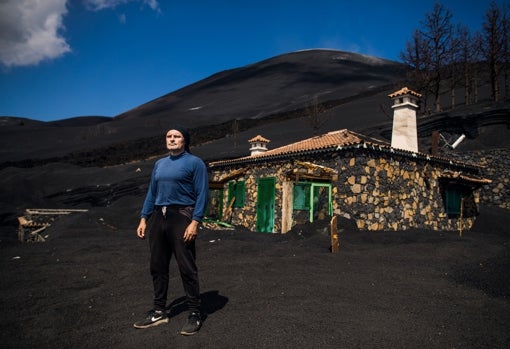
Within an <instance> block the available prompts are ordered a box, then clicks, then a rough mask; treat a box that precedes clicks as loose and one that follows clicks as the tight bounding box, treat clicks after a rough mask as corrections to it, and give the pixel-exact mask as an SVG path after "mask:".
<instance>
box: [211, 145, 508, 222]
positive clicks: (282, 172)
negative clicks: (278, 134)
mask: <svg viewBox="0 0 510 349" xmlns="http://www.w3.org/2000/svg"><path fill="white" fill-rule="evenodd" d="M476 156H477V154H472V155H471V157H470V158H469V159H459V160H463V161H464V160H470V159H472V158H473V157H476ZM497 156H502V154H492V153H491V154H480V159H481V160H480V161H482V162H487V164H490V166H491V170H490V172H487V173H482V175H483V176H484V177H489V178H490V177H491V176H490V174H491V173H495V174H496V173H497V175H496V176H498V178H500V177H499V176H501V178H500V180H498V183H496V182H493V184H492V185H491V186H493V187H492V188H487V187H486V186H485V187H483V188H482V189H481V190H477V191H475V192H474V193H473V195H472V197H470V200H472V203H471V205H466V206H471V207H475V210H476V205H477V204H478V202H479V201H480V196H479V193H482V194H481V196H482V200H483V202H491V203H494V202H498V203H501V205H503V206H502V207H504V205H505V204H507V203H508V200H507V199H508V197H507V196H508V190H507V186H506V184H505V183H507V181H508V180H507V179H506V178H505V179H504V178H503V176H504V170H505V169H504V168H503V167H502V168H499V167H492V166H493V165H494V164H493V163H494V162H495V161H494V160H495V159H496V157H497ZM505 156H508V152H506V155H505ZM507 159H508V158H507ZM299 161H305V162H311V163H314V164H317V165H319V166H324V167H326V168H333V169H336V170H337V175H336V176H334V177H333V180H332V182H331V183H332V197H333V199H332V206H333V214H335V215H340V216H343V217H347V218H350V219H353V220H355V221H356V224H357V226H358V228H360V229H362V230H406V229H409V228H423V229H433V230H459V229H469V228H470V227H471V225H472V224H473V222H474V219H475V218H476V214H474V213H473V212H472V211H471V212H465V213H464V215H463V217H462V218H459V217H458V216H453V217H451V216H448V215H447V214H446V212H445V205H444V200H443V195H442V190H443V189H444V188H443V187H442V185H441V183H440V177H441V174H442V173H443V172H444V170H446V169H450V170H458V168H457V167H455V166H453V167H452V168H448V166H447V165H445V164H438V163H435V162H433V161H429V160H425V159H413V158H411V157H408V156H402V155H396V154H390V153H383V152H377V151H370V150H366V149H357V150H351V151H341V152H338V153H334V154H332V153H326V154H324V155H322V156H319V155H317V154H314V155H313V156H308V157H300V159H299ZM470 162H471V160H470ZM507 164H508V162H507ZM244 167H247V171H246V172H245V173H244V174H243V175H242V176H241V177H239V178H237V180H244V181H245V182H246V196H245V207H243V208H234V209H233V211H232V216H231V221H230V222H231V223H232V224H234V225H242V226H245V227H246V228H248V229H250V230H256V213H257V212H256V211H257V208H256V205H257V180H258V178H261V177H275V178H276V199H275V201H276V202H275V225H274V231H275V232H280V231H281V227H282V209H281V208H282V202H283V199H282V187H283V185H284V182H285V181H289V180H292V179H289V178H288V176H287V174H288V173H289V172H290V171H292V170H293V169H295V168H296V164H295V162H294V161H293V160H292V159H287V160H284V161H278V162H276V161H275V162H266V163H256V164H251V165H244ZM493 168H494V169H493ZM507 168H508V167H506V169H507ZM235 169H236V167H234V166H231V167H229V168H223V169H221V170H216V171H214V172H213V173H212V180H213V181H218V180H220V179H221V178H222V177H224V176H227V175H228V174H229V172H231V171H233V170H235ZM309 172H313V169H309ZM500 183H503V185H501V184H500ZM225 190H227V185H225ZM495 194H497V195H495ZM224 197H225V202H224V207H226V206H227V205H228V203H227V202H226V197H227V195H224ZM496 199H497V200H496ZM495 200H496V201H495ZM296 213H297V212H296ZM293 218H294V220H295V218H297V217H293ZM293 223H294V224H295V222H293Z"/></svg>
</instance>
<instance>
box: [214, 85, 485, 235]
mask: <svg viewBox="0 0 510 349" xmlns="http://www.w3.org/2000/svg"><path fill="white" fill-rule="evenodd" d="M389 97H390V98H392V99H393V101H394V104H393V109H394V120H395V121H394V127H393V136H392V137H393V140H394V141H396V142H397V144H399V147H395V146H392V145H390V144H388V143H387V142H384V141H381V140H377V139H373V138H369V137H367V136H364V135H361V134H358V133H356V132H352V131H349V130H346V129H343V130H337V131H333V132H329V133H326V134H323V135H320V136H315V137H312V138H308V139H305V140H302V141H299V142H296V143H292V144H289V145H286V146H282V147H279V148H276V149H270V150H269V149H267V144H268V143H269V142H270V141H269V140H268V139H265V138H264V137H262V136H261V135H258V136H256V137H255V138H252V139H250V140H249V143H250V144H251V148H250V149H251V151H252V153H251V155H249V156H245V157H241V158H237V159H228V160H220V161H215V162H211V163H209V172H210V204H209V208H208V213H207V215H208V217H209V218H213V219H217V220H221V221H226V222H229V223H231V224H234V225H242V226H244V227H246V228H248V229H250V230H253V231H258V232H265V233H286V232H288V231H289V230H290V229H291V228H292V227H293V226H294V225H295V224H298V223H304V222H313V221H314V220H318V219H329V218H330V217H331V216H333V215H337V216H343V217H346V218H349V219H352V220H354V221H355V222H356V225H357V226H358V228H359V229H362V230H406V229H409V228H427V229H434V230H457V229H469V228H470V227H471V225H472V224H473V222H474V219H475V218H476V215H477V204H478V200H479V197H478V196H479V190H478V189H479V188H480V187H481V186H483V185H485V184H488V183H490V180H489V179H485V178H483V177H482V175H481V171H482V168H481V167H479V166H476V165H472V164H469V163H464V162H460V161H454V160H451V159H447V158H443V157H439V156H432V155H429V154H425V153H420V152H418V151H417V145H416V142H415V140H416V109H417V108H418V106H417V98H419V94H417V93H415V92H413V91H411V90H408V89H407V88H404V89H402V90H400V91H397V92H395V93H394V94H391V95H390V96H389ZM397 119H399V120H398V122H396V120H397ZM406 119H407V121H406ZM406 135H407V136H406ZM393 143H394V142H392V144H393ZM406 144H410V146H409V147H410V149H405V148H406V147H407V146H406Z"/></svg>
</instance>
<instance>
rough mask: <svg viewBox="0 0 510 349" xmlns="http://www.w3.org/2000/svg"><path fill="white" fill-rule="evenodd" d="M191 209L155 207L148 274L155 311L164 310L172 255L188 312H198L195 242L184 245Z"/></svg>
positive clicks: (198, 290) (198, 287) (150, 236)
mask: <svg viewBox="0 0 510 349" xmlns="http://www.w3.org/2000/svg"><path fill="white" fill-rule="evenodd" d="M191 212H192V208H187V209H186V208H179V207H172V206H169V207H167V208H166V212H164V210H163V208H162V207H159V206H157V207H156V208H155V210H154V215H153V219H154V221H153V222H151V223H152V224H151V226H150V231H149V242H150V246H151V261H150V272H151V276H152V282H153V284H154V309H156V310H165V307H166V301H167V294H168V274H169V265H170V260H171V258H172V255H175V260H176V261H177V265H178V267H179V272H180V274H181V280H182V285H183V287H184V292H185V293H186V302H187V305H188V309H189V310H190V311H199V310H200V286H199V282H198V269H197V266H196V263H195V258H196V251H195V241H194V240H193V241H191V242H187V243H185V242H184V238H183V236H184V231H185V230H186V227H187V226H188V225H189V223H190V222H191Z"/></svg>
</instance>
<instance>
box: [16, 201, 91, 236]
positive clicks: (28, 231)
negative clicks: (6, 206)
mask: <svg viewBox="0 0 510 349" xmlns="http://www.w3.org/2000/svg"><path fill="white" fill-rule="evenodd" d="M87 211H88V210H86V209H50V208H44V209H34V208H27V209H26V210H25V213H24V215H23V216H20V217H18V222H19V227H18V240H19V241H21V242H44V241H46V239H47V238H48V236H47V235H42V233H43V232H44V231H45V230H46V228H48V227H49V226H50V225H51V224H52V223H53V222H54V221H55V220H56V219H57V218H58V217H60V216H62V215H68V214H71V213H75V212H87Z"/></svg>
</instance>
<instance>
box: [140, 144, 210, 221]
mask: <svg viewBox="0 0 510 349" xmlns="http://www.w3.org/2000/svg"><path fill="white" fill-rule="evenodd" d="M208 195H209V180H208V176H207V168H206V166H205V164H204V162H203V161H202V159H200V158H199V157H197V156H195V155H192V154H190V153H188V152H184V153H182V154H180V155H177V156H167V157H164V158H162V159H159V160H158V161H157V162H156V164H155V165H154V169H153V171H152V175H151V181H150V184H149V189H148V191H147V195H146V197H145V201H144V203H143V207H142V212H141V217H142V218H149V217H150V215H151V214H152V212H153V211H154V206H155V205H157V206H170V205H183V206H194V207H195V209H194V211H193V217H192V219H194V220H196V221H199V222H201V221H202V219H203V218H204V214H205V210H206V207H207V199H208Z"/></svg>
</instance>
